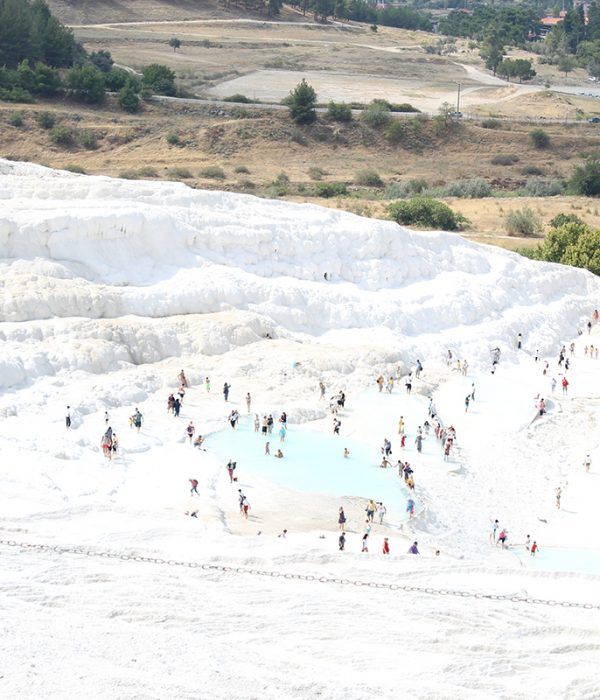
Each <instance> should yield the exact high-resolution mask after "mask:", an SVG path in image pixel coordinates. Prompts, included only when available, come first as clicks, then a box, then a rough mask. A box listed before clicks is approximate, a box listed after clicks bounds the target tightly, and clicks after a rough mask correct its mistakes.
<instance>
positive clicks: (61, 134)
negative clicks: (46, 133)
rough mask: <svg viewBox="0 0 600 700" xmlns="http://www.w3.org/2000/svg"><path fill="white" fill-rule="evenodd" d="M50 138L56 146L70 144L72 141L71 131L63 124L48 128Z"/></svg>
mask: <svg viewBox="0 0 600 700" xmlns="http://www.w3.org/2000/svg"><path fill="white" fill-rule="evenodd" d="M50 140H51V141H52V143H55V144H57V145H58V146H70V145H71V144H72V143H73V131H72V129H70V128H69V127H68V126H66V125H65V124H57V125H56V126H55V127H53V128H52V129H51V130H50Z"/></svg>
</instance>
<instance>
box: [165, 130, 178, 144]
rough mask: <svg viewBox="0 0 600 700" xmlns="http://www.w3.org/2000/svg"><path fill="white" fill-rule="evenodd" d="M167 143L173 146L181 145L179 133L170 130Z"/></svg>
mask: <svg viewBox="0 0 600 700" xmlns="http://www.w3.org/2000/svg"><path fill="white" fill-rule="evenodd" d="M167 143H168V144H170V145H171V146H179V144H180V143H181V140H180V138H179V134H176V133H175V132H174V131H171V132H169V133H168V134H167Z"/></svg>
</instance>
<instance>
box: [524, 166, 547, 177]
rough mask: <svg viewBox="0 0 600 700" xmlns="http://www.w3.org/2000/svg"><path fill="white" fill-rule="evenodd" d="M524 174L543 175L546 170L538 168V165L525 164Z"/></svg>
mask: <svg viewBox="0 0 600 700" xmlns="http://www.w3.org/2000/svg"><path fill="white" fill-rule="evenodd" d="M521 172H522V173H523V175H543V174H544V171H543V170H542V169H541V168H538V167H537V165H524V166H523V167H522V168H521Z"/></svg>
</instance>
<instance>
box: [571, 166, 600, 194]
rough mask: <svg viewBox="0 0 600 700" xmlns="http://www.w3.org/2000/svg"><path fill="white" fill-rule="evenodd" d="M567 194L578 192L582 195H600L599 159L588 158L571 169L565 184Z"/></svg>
mask: <svg viewBox="0 0 600 700" xmlns="http://www.w3.org/2000/svg"><path fill="white" fill-rule="evenodd" d="M567 190H568V192H569V194H580V195H583V196H584V197H598V195H600V160H596V158H588V159H587V160H586V162H585V163H584V164H583V165H579V166H577V167H576V168H575V169H574V170H573V174H572V175H571V179H570V180H569V183H568V185H567Z"/></svg>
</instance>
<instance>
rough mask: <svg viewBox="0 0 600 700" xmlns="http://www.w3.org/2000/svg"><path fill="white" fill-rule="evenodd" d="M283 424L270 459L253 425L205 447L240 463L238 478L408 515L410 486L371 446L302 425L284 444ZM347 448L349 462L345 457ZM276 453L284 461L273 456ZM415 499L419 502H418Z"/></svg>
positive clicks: (220, 435)
mask: <svg viewBox="0 0 600 700" xmlns="http://www.w3.org/2000/svg"><path fill="white" fill-rule="evenodd" d="M278 431H279V425H278V424H276V425H275V426H274V427H273V433H272V435H269V436H267V437H268V440H269V442H270V447H271V455H270V456H269V455H265V442H266V440H265V438H264V437H263V436H262V435H261V434H260V433H255V432H254V425H253V421H252V420H251V419H248V418H245V419H244V418H243V419H241V420H240V423H239V424H238V427H237V429H236V430H233V429H230V428H227V429H225V430H220V431H218V432H215V433H212V434H210V435H208V436H207V438H206V443H205V446H206V447H207V448H208V449H209V450H210V451H211V452H214V453H215V454H216V455H217V456H218V457H219V458H220V459H222V460H223V461H224V462H227V461H228V460H229V459H233V460H235V461H237V469H238V474H250V475H252V474H255V475H257V476H260V477H262V478H265V479H268V480H269V481H272V482H274V483H277V484H279V485H280V486H284V487H286V488H290V489H294V490H297V491H305V492H309V493H322V494H326V495H328V496H362V497H363V498H373V499H374V500H375V501H382V502H383V503H385V505H386V507H387V509H388V512H389V513H390V514H391V513H393V514H394V515H396V517H398V516H400V514H401V513H403V512H404V510H405V505H406V487H405V486H404V482H403V480H402V479H400V478H399V477H398V471H397V470H396V469H394V468H388V469H382V468H381V467H380V466H379V465H380V463H381V456H380V455H379V453H378V451H377V450H376V449H374V448H372V447H369V446H368V445H365V444H363V443H360V442H356V441H353V440H348V439H347V438H345V437H336V436H334V435H332V434H327V433H323V432H320V431H316V430H311V429H310V428H306V427H301V426H295V425H293V426H291V427H289V429H288V431H287V434H286V438H285V441H284V442H280V439H279V433H278ZM344 447H347V448H348V450H349V451H350V457H349V458H345V457H344V456H343V452H344ZM278 448H281V451H282V452H283V454H284V457H283V459H277V458H276V457H274V456H273V455H274V454H275V452H276V451H277V449H278ZM415 500H416V499H415Z"/></svg>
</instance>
